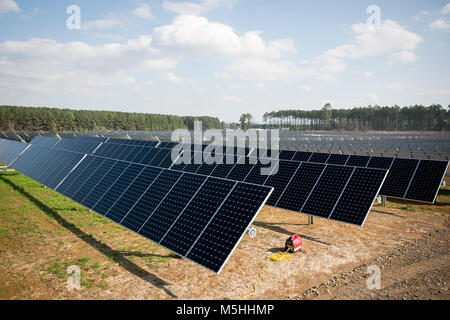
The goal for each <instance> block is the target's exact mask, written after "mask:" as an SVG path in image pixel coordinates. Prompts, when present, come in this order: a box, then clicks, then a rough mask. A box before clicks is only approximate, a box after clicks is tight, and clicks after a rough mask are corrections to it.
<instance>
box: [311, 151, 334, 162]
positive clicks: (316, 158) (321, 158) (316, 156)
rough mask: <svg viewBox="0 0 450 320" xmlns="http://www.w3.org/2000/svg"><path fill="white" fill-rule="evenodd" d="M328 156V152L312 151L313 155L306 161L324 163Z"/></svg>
mask: <svg viewBox="0 0 450 320" xmlns="http://www.w3.org/2000/svg"><path fill="white" fill-rule="evenodd" d="M329 156H330V154H329V153H313V155H312V156H311V158H310V159H309V160H308V161H309V162H317V163H326V162H327V160H328V157H329Z"/></svg>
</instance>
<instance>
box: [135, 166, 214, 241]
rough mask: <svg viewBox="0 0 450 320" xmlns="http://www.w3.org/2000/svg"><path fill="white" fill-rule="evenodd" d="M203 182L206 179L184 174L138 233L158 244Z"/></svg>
mask: <svg viewBox="0 0 450 320" xmlns="http://www.w3.org/2000/svg"><path fill="white" fill-rule="evenodd" d="M205 180H206V177H203V176H198V175H193V174H190V173H184V174H183V176H182V177H181V178H180V180H178V182H177V183H176V184H175V185H174V186H173V188H172V189H171V191H170V192H169V193H168V194H167V197H166V198H164V200H163V201H162V202H161V203H160V205H159V206H158V208H157V209H156V210H155V211H154V212H153V213H152V215H151V217H150V219H148V221H147V222H146V223H145V224H144V226H143V227H142V229H141V230H140V231H139V233H140V234H142V235H144V236H146V237H148V238H149V239H151V240H153V241H155V242H158V243H159V242H160V240H161V238H162V237H163V236H164V234H165V233H166V232H167V230H169V228H170V227H171V225H172V223H173V222H174V221H175V219H176V218H177V217H178V215H179V213H180V212H182V211H183V210H184V208H185V207H186V205H187V204H188V203H189V201H190V200H191V198H192V197H193V196H194V194H195V193H196V192H197V190H198V189H199V188H200V186H201V185H202V183H203V182H204V181H205Z"/></svg>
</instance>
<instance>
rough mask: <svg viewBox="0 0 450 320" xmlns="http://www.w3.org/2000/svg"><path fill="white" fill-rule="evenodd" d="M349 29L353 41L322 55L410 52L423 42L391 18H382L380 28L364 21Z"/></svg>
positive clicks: (337, 56) (354, 56)
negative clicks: (368, 24) (352, 35)
mask: <svg viewBox="0 0 450 320" xmlns="http://www.w3.org/2000/svg"><path fill="white" fill-rule="evenodd" d="M351 30H352V31H353V33H354V35H355V39H354V42H353V43H351V44H345V45H341V46H338V47H336V48H333V49H330V50H328V51H326V52H325V54H324V56H325V57H335V58H341V59H342V58H362V57H372V56H380V55H385V54H390V53H396V52H404V51H408V52H411V51H413V50H415V49H416V48H417V46H418V45H419V44H420V43H421V42H423V39H422V38H421V37H420V36H419V35H417V34H415V33H412V32H410V31H408V30H406V29H405V28H403V27H402V26H401V25H399V24H398V23H397V22H395V21H392V20H384V21H383V23H382V25H381V27H380V28H371V27H368V26H367V25H366V24H365V23H360V24H354V25H352V27H351Z"/></svg>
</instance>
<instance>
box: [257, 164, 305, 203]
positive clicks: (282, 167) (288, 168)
mask: <svg viewBox="0 0 450 320" xmlns="http://www.w3.org/2000/svg"><path fill="white" fill-rule="evenodd" d="M299 165H300V163H299V162H294V161H284V160H280V161H279V167H278V172H277V173H276V174H274V173H275V170H276V169H274V171H272V173H271V175H270V176H269V178H268V179H267V180H266V182H265V183H264V185H266V186H270V187H273V188H274V190H273V192H272V195H271V196H270V198H269V200H267V202H266V204H267V205H269V206H274V205H275V204H276V203H277V202H278V199H279V198H280V196H281V194H282V193H283V191H284V189H286V187H287V185H288V183H289V182H290V181H291V179H292V177H293V175H294V173H295V172H296V171H297V168H298V167H299Z"/></svg>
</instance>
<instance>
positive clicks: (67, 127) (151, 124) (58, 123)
mask: <svg viewBox="0 0 450 320" xmlns="http://www.w3.org/2000/svg"><path fill="white" fill-rule="evenodd" d="M196 120H201V121H202V122H203V123H202V125H203V128H204V129H209V128H215V129H223V128H225V123H223V122H221V121H220V120H219V119H218V118H214V117H203V116H199V117H191V116H186V117H181V116H173V115H164V114H147V113H130V112H117V111H89V110H72V109H57V108H44V107H18V106H0V130H2V131H105V130H114V131H122V130H126V131H167V130H175V129H189V130H192V129H193V128H194V121H196Z"/></svg>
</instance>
